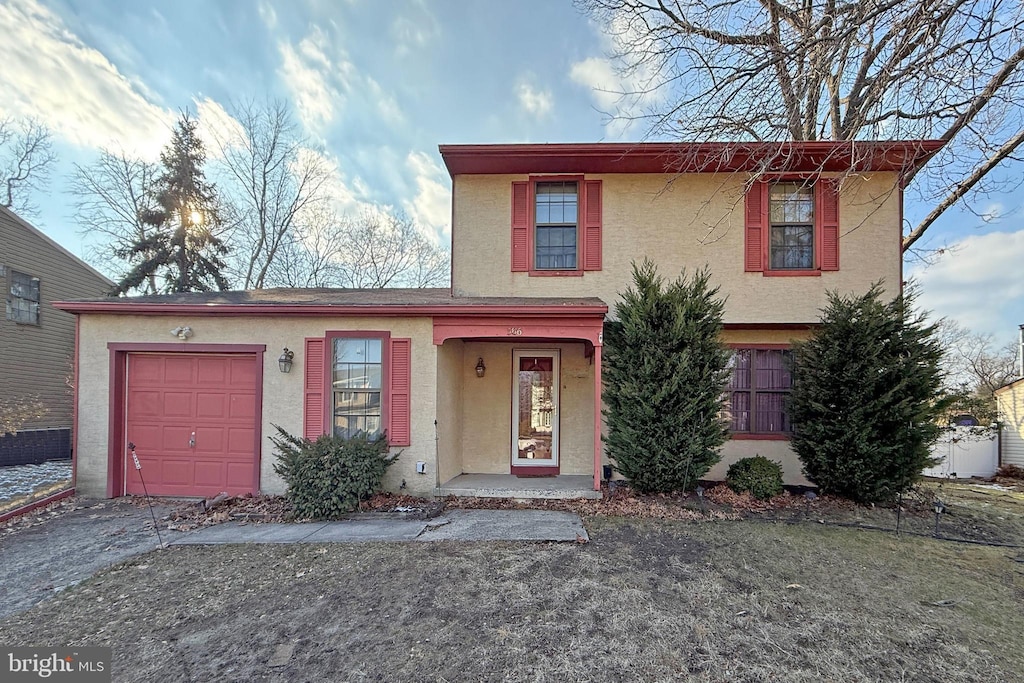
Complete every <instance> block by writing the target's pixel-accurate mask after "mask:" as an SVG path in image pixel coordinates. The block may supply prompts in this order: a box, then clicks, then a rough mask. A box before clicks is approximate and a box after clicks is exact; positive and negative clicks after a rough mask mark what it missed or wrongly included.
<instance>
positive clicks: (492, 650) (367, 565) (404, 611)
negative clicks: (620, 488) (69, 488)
mask: <svg viewBox="0 0 1024 683" xmlns="http://www.w3.org/2000/svg"><path fill="white" fill-rule="evenodd" d="M587 523H588V527H589V528H590V529H591V536H592V541H591V542H590V543H589V544H585V545H583V544H581V545H575V544H512V543H507V544H495V543H475V544H474V543H461V544H459V543H423V544H390V545H388V544H366V545H298V546H248V547H247V546H226V547H207V548H204V547H175V548H171V549H168V550H162V551H156V552H154V553H150V554H148V555H144V556H141V557H139V558H136V559H134V560H132V561H130V562H128V563H125V564H122V565H119V566H116V567H114V568H112V569H110V570H108V571H105V572H103V573H101V574H99V575H97V576H95V577H94V578H92V579H90V580H88V581H86V582H84V583H82V584H80V585H78V586H76V587H75V588H72V589H69V590H67V591H65V592H63V593H61V594H59V595H57V596H56V597H55V598H54V599H53V600H51V601H49V602H46V603H43V604H41V605H38V606H36V607H35V608H33V609H31V610H30V611H28V612H25V613H23V614H20V615H16V616H13V617H10V618H8V619H6V620H5V621H3V622H0V642H2V643H7V644H12V645H14V644H65V643H66V644H77V645H110V646H112V647H113V648H114V674H115V675H114V679H115V680H118V681H152V680H161V681H209V680H226V681H227V680H230V681H233V680H245V681H248V680H278V681H320V680H337V681H491V680H513V681H623V680H644V681H679V680H691V681H736V682H744V681H787V682H788V681H814V682H815V683H820V682H822V681H837V682H839V681H841V682H844V683H845V682H853V681H886V682H889V681H919V682H924V681H934V682H935V683H938V682H940V681H941V682H942V683H956V682H958V681H986V682H995V681H1006V682H1013V681H1024V648H1022V647H1021V636H1020V634H1021V633H1024V608H1022V605H1024V564H1021V563H1020V560H1021V559H1024V558H1021V557H1020V556H1018V553H1019V551H1016V550H1010V549H1006V548H991V547H984V546H976V545H961V544H952V543H946V542H938V541H934V540H930V539H923V538H916V537H902V538H899V539H897V538H896V537H895V536H893V535H892V534H883V533H879V532H874V531H862V530H855V529H844V528H835V527H826V526H821V525H815V524H813V523H811V524H800V525H795V524H781V523H780V524H771V523H764V522H749V521H715V522H696V523H695V522H681V521H664V520H650V519H622V518H607V517H606V518H591V519H589V520H587ZM275 652H276V653H277V655H278V661H276V662H274V663H275V664H280V666H270V664H271V659H272V657H273V656H274V655H275ZM289 653H290V654H289Z"/></svg>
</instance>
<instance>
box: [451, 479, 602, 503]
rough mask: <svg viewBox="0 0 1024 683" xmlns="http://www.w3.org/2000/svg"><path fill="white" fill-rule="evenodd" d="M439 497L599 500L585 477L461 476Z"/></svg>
mask: <svg viewBox="0 0 1024 683" xmlns="http://www.w3.org/2000/svg"><path fill="white" fill-rule="evenodd" d="M437 495H438V496H460V497H464V498H513V499H526V500H528V499H538V498H542V499H543V498H546V499H563V500H564V499H572V498H587V499H592V500H593V499H598V498H600V497H601V492H600V491H595V490H594V479H593V478H592V477H590V476H589V475H585V474H560V475H558V476H557V477H517V476H515V475H512V474H460V475H458V476H457V477H453V478H452V479H449V480H448V481H446V482H445V483H444V484H442V485H441V487H440V488H438V489H437Z"/></svg>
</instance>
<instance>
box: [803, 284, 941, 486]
mask: <svg viewBox="0 0 1024 683" xmlns="http://www.w3.org/2000/svg"><path fill="white" fill-rule="evenodd" d="M912 304H913V295H912V294H907V295H903V296H898V297H896V298H895V299H893V300H892V301H889V302H885V301H883V299H882V288H881V285H880V284H875V285H873V286H872V287H871V289H870V290H869V291H868V292H867V293H866V294H864V295H863V296H848V297H840V296H839V295H838V294H837V293H830V294H829V303H828V306H827V307H826V308H825V310H824V311H823V316H822V326H821V328H820V329H819V330H818V332H817V333H816V334H815V335H814V337H813V338H812V339H811V340H810V341H808V342H805V343H803V344H797V345H796V346H795V347H794V351H795V354H794V368H793V391H792V394H791V396H790V403H789V411H790V417H791V419H792V421H793V425H794V434H793V440H792V442H791V443H792V446H793V449H794V450H795V451H796V452H797V455H799V457H800V460H801V462H803V466H804V473H805V474H806V475H807V477H808V478H809V479H810V480H811V481H813V482H814V483H815V484H817V485H818V486H819V487H820V488H821V490H822V491H823V492H825V493H833V494H837V495H841V496H845V497H848V498H852V499H853V500H855V501H858V502H860V503H875V502H882V501H886V500H892V499H893V498H895V497H896V496H897V495H898V494H899V493H900V492H902V491H906V490H907V489H908V488H909V487H910V486H912V485H913V484H914V482H915V481H916V480H917V479H918V478H919V477H920V476H921V471H922V470H923V469H924V468H925V467H928V466H929V465H931V464H932V463H933V462H934V461H933V460H932V458H931V456H930V455H929V447H930V446H931V444H932V443H933V442H934V441H935V439H936V437H937V436H938V433H939V427H938V424H937V422H936V417H937V416H938V414H939V413H940V412H941V411H942V410H944V408H945V404H946V402H947V400H946V399H945V398H944V397H943V395H942V388H941V387H942V373H941V371H940V369H939V363H940V361H941V359H942V349H941V347H940V345H939V343H938V341H937V340H936V339H935V337H934V332H935V327H934V326H929V325H927V324H926V323H925V321H924V318H923V314H920V313H916V314H915V313H914V312H913V306H912Z"/></svg>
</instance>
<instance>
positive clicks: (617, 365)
mask: <svg viewBox="0 0 1024 683" xmlns="http://www.w3.org/2000/svg"><path fill="white" fill-rule="evenodd" d="M709 281H710V276H709V274H708V271H707V270H706V269H705V270H702V271H699V272H697V273H696V274H695V275H694V276H693V277H692V278H687V277H686V272H685V271H683V273H682V274H681V275H680V276H679V278H677V279H676V280H675V281H674V282H671V283H669V284H668V286H665V282H664V280H663V278H661V277H660V276H659V275H658V274H657V271H656V268H655V266H654V264H653V263H651V261H649V260H647V259H645V260H644V262H643V263H642V264H640V265H639V266H638V265H636V264H635V263H634V264H633V287H632V288H630V289H628V290H626V292H625V293H623V295H622V301H621V302H620V303H619V304H617V305H616V307H615V314H616V317H617V318H618V320H617V321H616V322H612V323H609V324H608V325H607V326H606V334H605V348H604V353H605V356H604V364H603V369H602V372H603V373H604V384H605V388H604V394H603V396H604V401H605V404H606V406H607V409H606V410H605V417H606V419H607V427H608V429H607V436H606V437H605V442H606V443H607V445H608V455H609V457H610V458H611V459H612V461H613V462H614V463H615V469H616V470H617V471H618V472H620V473H621V474H622V475H623V476H625V477H626V479H627V480H629V482H630V483H631V484H632V485H633V486H634V487H636V488H637V489H638V490H640V491H659V492H661V491H680V490H685V489H687V488H689V487H691V486H693V485H694V484H695V483H696V482H697V480H698V479H699V478H700V477H701V476H702V475H703V474H704V473H706V472H707V471H708V470H709V469H710V468H711V466H712V465H714V464H715V463H716V462H718V460H719V457H720V455H719V452H718V451H719V448H720V447H721V446H722V444H723V443H724V442H725V440H726V438H727V437H728V430H727V426H726V424H725V421H724V420H723V419H722V417H721V414H720V411H721V408H722V394H723V391H724V390H725V385H726V381H727V379H728V375H729V370H728V363H729V356H730V354H729V350H728V349H727V348H726V347H725V346H724V345H723V344H722V341H721V331H722V313H723V310H724V301H723V300H722V299H719V298H718V291H719V290H718V288H717V287H714V288H712V287H711V286H710V284H709Z"/></svg>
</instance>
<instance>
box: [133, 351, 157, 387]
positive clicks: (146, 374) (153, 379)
mask: <svg viewBox="0 0 1024 683" xmlns="http://www.w3.org/2000/svg"><path fill="white" fill-rule="evenodd" d="M163 369H164V360H163V357H161V356H146V355H138V356H133V357H132V379H133V380H134V384H135V386H144V385H148V384H160V381H161V377H162V375H163Z"/></svg>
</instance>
